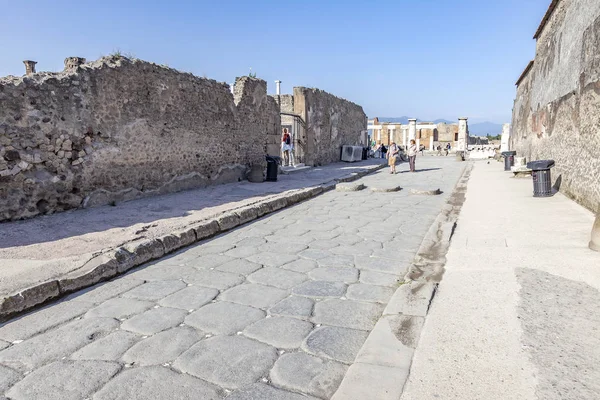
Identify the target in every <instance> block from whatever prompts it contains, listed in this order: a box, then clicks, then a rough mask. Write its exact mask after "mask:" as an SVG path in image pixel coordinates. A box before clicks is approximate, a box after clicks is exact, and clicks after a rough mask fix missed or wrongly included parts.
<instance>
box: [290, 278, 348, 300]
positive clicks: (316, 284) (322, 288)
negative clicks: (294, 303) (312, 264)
mask: <svg viewBox="0 0 600 400" xmlns="http://www.w3.org/2000/svg"><path fill="white" fill-rule="evenodd" d="M292 293H294V294H296V295H300V296H308V297H341V296H343V295H344V293H346V285H344V284H343V283H340V282H327V281H308V282H304V283H302V284H300V285H298V286H296V287H295V288H293V289H292Z"/></svg>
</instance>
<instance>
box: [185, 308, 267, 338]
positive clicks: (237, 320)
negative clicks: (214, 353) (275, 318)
mask: <svg viewBox="0 0 600 400" xmlns="http://www.w3.org/2000/svg"><path fill="white" fill-rule="evenodd" d="M265 315H266V314H265V313H264V312H263V311H261V310H258V309H256V308H252V307H248V306H243V305H240V304H235V303H230V302H227V301H219V302H216V303H212V304H208V305H206V306H204V307H202V308H201V309H199V310H198V311H195V312H193V313H191V314H190V315H188V316H187V317H186V319H185V323H186V324H187V325H190V326H193V327H195V328H198V329H201V330H203V331H205V332H210V333H213V334H221V335H232V334H234V333H237V332H240V331H242V330H243V329H244V328H245V327H246V326H247V325H250V324H251V323H253V322H256V321H258V320H260V319H262V318H264V317H265Z"/></svg>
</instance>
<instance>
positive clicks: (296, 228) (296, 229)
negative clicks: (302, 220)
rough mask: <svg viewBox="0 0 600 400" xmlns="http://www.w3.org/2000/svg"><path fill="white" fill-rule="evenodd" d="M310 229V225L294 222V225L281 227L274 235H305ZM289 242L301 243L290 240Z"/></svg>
mask: <svg viewBox="0 0 600 400" xmlns="http://www.w3.org/2000/svg"><path fill="white" fill-rule="evenodd" d="M309 231H310V227H309V226H306V225H304V226H302V225H300V224H293V225H289V226H286V227H285V228H283V229H279V230H278V231H275V232H274V233H273V234H274V235H280V236H286V235H289V236H302V235H305V234H306V233H308V232H309ZM288 243H299V242H293V241H289V242H288Z"/></svg>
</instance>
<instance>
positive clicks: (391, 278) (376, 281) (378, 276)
mask: <svg viewBox="0 0 600 400" xmlns="http://www.w3.org/2000/svg"><path fill="white" fill-rule="evenodd" d="M400 279H402V278H401V277H399V276H398V275H396V274H386V273H385V272H377V271H370V270H366V269H365V270H362V271H361V272H360V282H361V283H366V284H368V285H378V286H391V287H396V286H397V285H398V281H399V280H400Z"/></svg>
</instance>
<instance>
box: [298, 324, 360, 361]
mask: <svg viewBox="0 0 600 400" xmlns="http://www.w3.org/2000/svg"><path fill="white" fill-rule="evenodd" d="M367 336H369V333H368V332H366V331H361V330H356V329H348V328H340V327H336V326H322V327H320V328H317V329H316V330H315V331H314V332H312V333H311V334H310V335H309V336H308V337H307V338H306V340H305V341H304V343H303V344H302V349H303V350H304V351H306V352H308V353H310V354H313V355H316V356H319V357H325V358H329V359H332V360H336V361H340V362H343V363H346V364H352V363H353V362H354V359H355V358H356V355H357V354H358V352H359V350H360V348H361V346H362V345H363V344H364V342H365V340H366V339H367Z"/></svg>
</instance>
